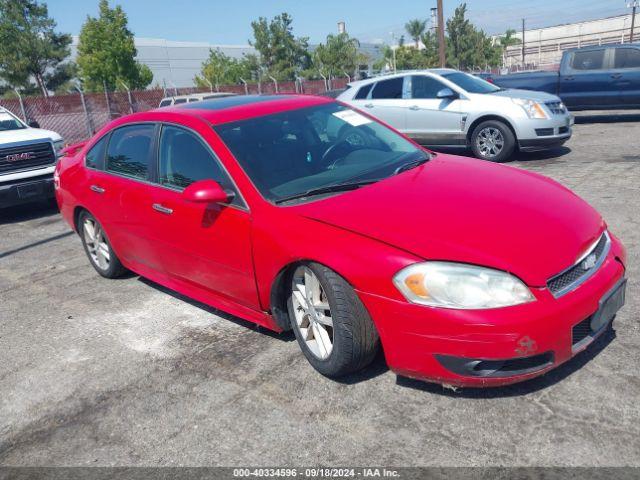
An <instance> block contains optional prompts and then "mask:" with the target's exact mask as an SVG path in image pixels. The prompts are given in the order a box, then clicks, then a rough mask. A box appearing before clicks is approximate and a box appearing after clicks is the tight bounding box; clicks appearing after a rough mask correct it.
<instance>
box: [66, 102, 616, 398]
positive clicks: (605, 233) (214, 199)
mask: <svg viewBox="0 0 640 480" xmlns="http://www.w3.org/2000/svg"><path fill="white" fill-rule="evenodd" d="M55 184H56V196H57V199H58V203H59V206H60V209H61V212H62V214H63V216H64V218H65V219H66V221H67V222H68V223H69V224H70V225H71V227H72V228H73V229H74V230H75V231H77V232H78V234H79V236H80V238H81V240H82V243H83V245H84V249H85V251H86V253H87V255H88V258H89V261H90V262H91V264H92V265H93V267H94V268H95V269H96V270H97V272H98V273H99V274H100V275H102V276H104V277H107V278H114V277H117V276H119V275H122V274H123V273H124V272H125V270H126V269H128V270H131V271H133V272H135V273H137V274H139V275H142V276H144V277H147V278H149V279H151V280H153V281H155V282H157V283H159V284H161V285H164V286H165V287H168V288H170V289H174V290H176V291H178V292H181V293H182V294H184V295H186V296H189V297H191V298H194V299H196V300H198V301H200V302H203V303H205V304H208V305H212V306H214V307H217V308H219V309H221V310H224V311H226V312H229V313H231V314H234V315H236V316H238V317H241V318H243V319H246V320H249V321H251V322H255V323H257V324H259V325H262V326H264V327H266V328H269V329H271V330H274V331H276V332H281V331H284V330H290V329H293V331H294V333H295V335H296V337H297V339H298V342H299V344H300V347H301V349H302V352H303V353H304V355H305V357H306V358H307V359H308V360H309V362H310V363H311V365H313V367H315V368H316V369H317V370H318V371H319V372H321V373H322V374H324V375H327V376H330V377H337V376H340V375H345V374H347V373H349V372H354V371H356V370H360V369H363V368H365V367H366V366H367V364H368V363H370V362H371V360H372V359H373V358H374V356H375V354H376V352H377V351H378V350H379V349H380V348H382V351H383V352H384V356H385V359H386V361H387V363H388V365H389V366H390V368H391V369H392V370H394V371H396V372H397V373H399V374H402V375H406V376H410V377H416V378H422V379H426V380H430V381H434V382H439V383H443V384H450V385H470V386H471V385H473V386H490V385H500V384H507V383H513V382H517V381H521V380H525V379H527V378H531V377H534V376H537V375H541V374H543V373H545V372H547V371H549V370H550V369H552V368H554V367H557V366H558V365H560V364H561V363H563V362H565V361H567V360H569V359H570V358H571V357H573V356H574V355H576V354H577V353H578V352H580V351H582V350H584V349H585V348H588V346H589V345H590V344H591V343H592V342H593V340H594V339H595V338H596V337H597V336H598V335H600V334H601V333H602V332H604V331H605V330H606V329H607V328H608V327H609V325H610V324H611V321H612V319H613V317H614V316H615V314H616V312H617V310H618V309H619V308H620V307H621V306H622V304H623V303H624V292H625V267H624V265H625V261H626V259H625V250H624V248H623V246H622V244H621V243H620V241H619V240H618V239H617V238H616V237H615V236H614V235H613V233H611V232H610V231H609V230H608V229H607V225H606V224H605V222H604V221H603V219H602V218H601V216H600V215H599V214H598V213H597V212H596V211H595V210H594V209H593V208H591V207H590V206H589V205H587V204H586V203H585V202H584V201H583V200H582V199H580V198H579V197H578V196H576V195H575V194H573V193H572V192H571V191H569V190H568V189H566V188H564V187H563V186H561V185H559V184H558V183H556V182H554V181H552V180H550V179H548V178H545V177H543V176H541V175H537V174H534V173H530V172H525V171H521V170H518V169H516V168H512V167H507V166H502V165H498V164H493V163H490V162H482V161H480V162H479V161H477V160H469V159H466V158H462V157H457V156H451V155H444V154H434V153H432V152H429V151H427V150H425V149H423V148H421V147H419V146H418V145H417V144H415V143H413V142H412V141H411V140H409V139H407V138H406V137H404V136H402V135H401V134H399V133H397V132H396V131H394V130H393V129H391V128H389V127H387V126H384V125H383V124H381V123H379V122H378V121H376V120H375V119H373V118H372V117H370V116H368V115H366V114H362V113H360V112H358V111H356V110H353V109H351V108H349V107H348V106H346V105H344V104H341V103H338V102H335V101H334V100H331V99H328V98H319V97H306V96H294V95H276V96H237V97H229V98H224V99H217V100H205V101H202V102H197V103H193V104H186V105H181V106H179V107H178V106H177V107H170V108H165V109H161V110H157V111H150V112H146V113H138V114H134V115H130V116H127V117H123V118H120V119H117V120H115V121H114V122H112V123H111V124H109V125H108V126H106V127H105V128H104V129H103V130H102V131H100V132H99V133H98V134H97V135H96V136H95V137H94V138H93V139H91V140H90V141H89V142H87V144H86V145H85V146H83V147H82V148H81V149H80V150H79V151H77V152H76V153H74V154H72V155H69V156H68V157H65V158H63V159H62V160H61V162H60V163H59V164H58V167H57V169H56V174H55Z"/></svg>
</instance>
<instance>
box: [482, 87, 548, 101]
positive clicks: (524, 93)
mask: <svg viewBox="0 0 640 480" xmlns="http://www.w3.org/2000/svg"><path fill="white" fill-rule="evenodd" d="M489 95H494V96H496V97H508V98H523V99H525V100H534V101H536V102H542V103H544V102H559V101H560V98H558V97H557V96H555V95H552V94H550V93H546V92H534V91H532V90H518V89H515V88H508V89H506V90H500V91H499V92H495V93H490V94H489Z"/></svg>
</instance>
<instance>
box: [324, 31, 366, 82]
mask: <svg viewBox="0 0 640 480" xmlns="http://www.w3.org/2000/svg"><path fill="white" fill-rule="evenodd" d="M359 47H360V42H359V41H358V40H357V39H355V38H351V37H350V36H349V34H348V33H346V32H345V33H339V34H338V35H327V41H326V43H325V44H322V43H321V44H320V45H318V46H317V47H316V49H315V50H314V52H313V67H314V69H315V70H317V71H318V72H320V73H322V74H323V75H325V76H338V75H343V74H344V73H345V72H346V73H347V74H348V75H352V74H353V73H355V71H356V69H357V67H358V64H359V63H360V60H361V55H360V54H359V53H358V48H359Z"/></svg>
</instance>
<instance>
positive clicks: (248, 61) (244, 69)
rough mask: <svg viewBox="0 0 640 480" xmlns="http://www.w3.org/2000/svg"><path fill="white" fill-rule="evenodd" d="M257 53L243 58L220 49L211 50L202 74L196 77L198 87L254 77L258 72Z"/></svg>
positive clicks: (231, 82) (216, 86)
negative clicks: (234, 56)
mask: <svg viewBox="0 0 640 480" xmlns="http://www.w3.org/2000/svg"><path fill="white" fill-rule="evenodd" d="M257 70H258V68H257V58H256V56H255V55H245V56H244V57H243V58H242V59H240V60H238V59H236V58H232V57H229V56H228V55H226V54H225V53H224V52H222V51H221V50H219V49H216V50H213V49H211V50H210V51H209V58H208V59H207V60H206V61H205V62H204V63H203V64H202V70H201V72H200V75H197V76H196V77H195V78H194V81H195V83H196V85H197V86H198V87H211V86H212V85H213V86H215V88H216V90H218V87H219V86H220V85H225V84H227V85H231V84H237V83H239V82H241V81H242V79H244V80H247V79H252V78H253V77H255V76H256V72H257Z"/></svg>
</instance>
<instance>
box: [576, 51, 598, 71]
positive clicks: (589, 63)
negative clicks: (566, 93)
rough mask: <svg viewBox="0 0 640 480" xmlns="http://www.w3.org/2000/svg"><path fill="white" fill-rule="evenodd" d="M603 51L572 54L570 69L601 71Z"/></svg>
mask: <svg viewBox="0 0 640 480" xmlns="http://www.w3.org/2000/svg"><path fill="white" fill-rule="evenodd" d="M603 65H604V49H601V50H587V51H584V52H574V54H573V60H572V61H571V68H573V69H574V70H602V68H603Z"/></svg>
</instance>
